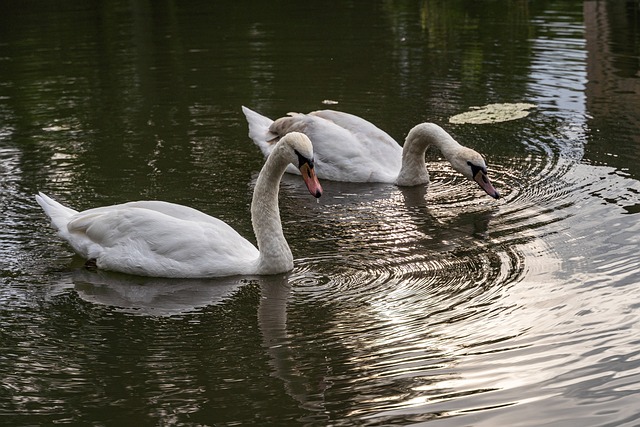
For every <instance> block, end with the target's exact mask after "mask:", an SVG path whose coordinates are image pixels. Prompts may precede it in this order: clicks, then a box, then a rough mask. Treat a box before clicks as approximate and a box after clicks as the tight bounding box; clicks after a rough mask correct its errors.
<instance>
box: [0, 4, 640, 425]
mask: <svg viewBox="0 0 640 427" xmlns="http://www.w3.org/2000/svg"><path fill="white" fill-rule="evenodd" d="M327 101H332V102H331V103H327ZM515 102H527V103H532V104H535V105H536V108H535V109H534V110H533V112H532V114H530V115H529V116H528V117H526V118H522V119H519V120H514V121H508V122H503V123H496V124H485V125H473V124H455V125H454V124H450V123H449V122H448V120H449V117H451V116H453V115H455V114H459V113H462V112H465V111H467V110H469V109H470V108H471V107H474V106H482V105H485V104H490V103H515ZM242 105H246V106H248V107H250V108H252V109H254V110H256V111H258V112H261V113H262V114H265V115H267V116H270V117H272V118H276V117H280V116H282V115H284V114H286V113H287V112H289V111H299V112H307V111H312V110H316V109H323V108H334V109H337V110H340V111H346V112H350V113H353V114H356V115H359V116H362V117H364V118H366V119H367V120H370V121H371V122H373V123H375V124H376V125H377V126H379V127H380V128H382V129H384V130H385V131H387V132H388V133H389V134H390V135H391V136H393V137H394V138H395V139H396V140H398V141H400V142H402V141H403V140H404V137H405V136H406V133H407V132H408V130H409V129H410V128H411V127H413V126H414V125H415V124H417V123H419V122H422V121H433V122H436V123H439V124H440V125H442V126H443V127H445V128H446V129H447V130H448V131H449V132H450V133H451V134H452V135H454V136H455V137H456V139H458V140H459V141H460V142H461V143H463V144H465V145H468V146H471V147H473V148H475V149H476V150H477V151H480V152H481V153H483V154H484V155H485V156H486V159H487V162H488V164H489V171H490V172H489V173H490V176H491V178H492V180H493V182H494V184H495V186H496V187H497V188H498V189H499V190H500V192H501V193H502V194H503V196H504V197H503V198H501V199H500V200H497V201H496V200H493V199H491V198H489V197H488V196H486V195H483V194H482V193H481V191H480V190H479V189H478V188H477V186H475V185H473V184H472V183H469V182H468V181H465V180H464V178H462V177H461V176H459V175H458V174H457V173H456V172H454V171H453V170H452V169H451V167H450V166H449V165H448V163H447V162H445V161H444V160H443V159H442V158H441V157H440V156H439V153H438V152H436V151H435V150H434V151H429V152H428V153H427V160H428V165H429V169H430V173H431V180H432V182H431V184H430V185H429V187H428V188H427V191H426V193H425V192H424V189H420V188H418V189H415V188H414V189H400V188H398V187H395V186H393V185H386V184H346V183H336V182H330V181H324V182H322V184H323V186H324V189H325V194H324V195H323V197H322V198H321V199H320V200H319V203H316V201H315V200H314V199H313V198H312V197H310V196H309V194H308V193H307V191H306V189H305V188H304V185H303V184H302V182H301V180H300V179H299V178H298V177H295V176H285V179H284V180H283V183H282V185H281V193H280V208H281V215H282V222H283V229H284V232H285V235H286V237H287V239H288V241H289V244H290V246H291V249H292V252H293V254H294V258H295V268H294V270H293V271H292V272H290V273H288V274H285V275H279V276H274V277H233V278H228V279H215V280H165V279H148V278H138V277H132V276H126V275H120V274H113V273H107V272H101V271H92V270H87V269H85V268H83V261H82V260H81V259H79V258H77V257H75V256H74V255H73V253H72V252H71V250H70V248H69V247H68V246H67V245H65V244H64V243H63V242H61V241H60V239H59V238H58V237H56V235H55V233H54V232H53V230H52V229H51V228H50V227H49V224H48V221H47V219H46V218H45V216H44V214H43V213H42V211H41V210H40V208H39V206H38V205H37V204H36V202H35V200H34V197H33V196H34V194H36V193H37V192H38V191H43V192H45V193H47V194H49V195H51V196H52V197H54V198H56V199H58V200H60V201H61V202H63V203H65V204H68V205H69V206H71V207H74V208H76V209H86V208H90V207H95V206H101V205H110V204H114V203H121V202H125V201H131V200H143V199H158V200H166V201H171V202H176V203H181V204H185V205H189V206H192V207H195V208H197V209H200V210H202V211H204V212H206V213H208V214H211V215H214V216H216V217H218V218H220V219H223V220H224V221H226V222H228V223H229V224H230V225H232V226H233V227H234V228H236V229H237V230H238V231H239V232H240V233H241V234H242V235H244V236H246V237H247V238H249V240H251V241H253V240H254V237H253V232H252V229H251V220H250V212H249V203H250V201H251V192H252V188H253V184H254V182H255V178H256V176H257V173H258V171H259V170H260V167H261V165H262V163H263V158H262V155H261V153H260V152H259V150H258V149H257V148H256V147H255V146H254V145H253V144H252V142H251V140H250V139H249V138H248V136H247V131H248V129H247V124H246V121H245V118H244V116H243V115H242V112H241V109H240V108H241V106H242ZM0 209H1V211H0V425H7V426H33V425H92V426H125V425H127V426H128V425H131V426H167V425H186V426H223V425H225V426H226V425H337V426H340V425H372V426H374V425H412V424H423V423H424V424H429V425H444V426H470V425H474V426H541V425H554V426H556V425H563V426H580V427H583V426H595V425H602V426H605V425H607V426H613V425H615V426H623V425H627V426H633V425H638V423H640V405H639V403H638V402H640V338H639V337H640V321H639V319H640V316H639V314H638V310H639V309H640V288H639V285H640V8H639V7H638V3H637V2H633V1H622V0H621V1H585V2H581V1H518V0H511V1H475V0H473V1H471V0H469V1H462V0H460V1H448V0H447V1H435V0H433V1H432V0H425V1H418V2H412V1H378V2H358V1H340V2H338V1H328V2H283V1H275V2H266V1H254V2H252V1H246V2H245V1H240V2H238V1H224V0H223V1H215V2H209V1H206V2H205V1H192V2H172V1H159V2H150V1H138V0H132V1H126V2H125V1H112V2H99V1H65V2H51V1H24V2H23V1H8V2H3V4H2V5H0Z"/></svg>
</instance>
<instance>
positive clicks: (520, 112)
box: [449, 103, 536, 124]
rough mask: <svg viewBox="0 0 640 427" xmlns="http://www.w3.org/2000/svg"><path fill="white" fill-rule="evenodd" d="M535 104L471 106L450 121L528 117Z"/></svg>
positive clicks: (473, 122) (491, 121)
mask: <svg viewBox="0 0 640 427" xmlns="http://www.w3.org/2000/svg"><path fill="white" fill-rule="evenodd" d="M535 107H536V106H535V105H534V104H525V103H516V104H489V105H485V106H483V107H471V111H467V112H466V113H461V114H456V115H455V116H452V117H450V118H449V123H471V124H486V123H500V122H507V121H509V120H516V119H521V118H523V117H527V116H528V115H529V113H530V111H529V110H530V109H531V108H535Z"/></svg>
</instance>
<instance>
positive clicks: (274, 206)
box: [251, 150, 293, 274]
mask: <svg viewBox="0 0 640 427" xmlns="http://www.w3.org/2000/svg"><path fill="white" fill-rule="evenodd" d="M279 154H280V153H279V152H278V151H277V150H274V151H273V152H272V153H271V155H270V156H269V157H267V160H266V162H265V164H264V166H263V167H262V170H261V171H260V174H259V175H258V180H257V181H256V186H255V189H254V190H253V200H252V202H251V223H252V224H253V232H254V233H255V235H256V240H257V242H258V250H259V251H260V257H259V259H258V272H259V274H269V273H281V272H283V271H288V270H291V269H292V268H293V255H292V254H291V249H289V245H288V244H287V241H286V239H285V238H284V233H283V232H282V224H281V222H280V209H279V207H278V193H279V190H280V180H281V179H282V175H284V171H285V169H286V168H287V165H288V162H286V161H285V160H284V159H283V158H282V157H281V156H280V155H279Z"/></svg>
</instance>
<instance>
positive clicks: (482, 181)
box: [473, 170, 500, 199]
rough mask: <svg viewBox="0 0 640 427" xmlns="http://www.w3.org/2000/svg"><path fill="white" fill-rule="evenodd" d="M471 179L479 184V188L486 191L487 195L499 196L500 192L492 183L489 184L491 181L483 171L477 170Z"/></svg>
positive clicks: (497, 197) (495, 197) (496, 197)
mask: <svg viewBox="0 0 640 427" xmlns="http://www.w3.org/2000/svg"><path fill="white" fill-rule="evenodd" d="M473 179H474V181H475V182H477V183H478V184H479V185H480V188H482V189H483V190H484V191H486V192H487V194H488V195H490V196H491V197H493V198H494V199H499V198H500V193H498V190H496V189H495V188H494V186H493V184H491V181H489V178H488V177H487V174H486V173H485V172H484V171H482V170H478V172H476V174H475V175H474V176H473Z"/></svg>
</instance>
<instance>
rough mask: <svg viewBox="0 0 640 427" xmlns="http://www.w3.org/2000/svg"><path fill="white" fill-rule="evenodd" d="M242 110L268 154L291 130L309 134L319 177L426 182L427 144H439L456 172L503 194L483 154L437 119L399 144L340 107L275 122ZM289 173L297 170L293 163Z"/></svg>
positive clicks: (496, 195) (251, 133) (253, 136)
mask: <svg viewBox="0 0 640 427" xmlns="http://www.w3.org/2000/svg"><path fill="white" fill-rule="evenodd" d="M242 111H243V113H244V115H245V116H246V118H247V122H248V123H249V137H250V138H251V139H252V140H253V142H254V143H255V144H256V145H257V146H258V147H259V148H260V150H261V151H262V153H263V154H264V156H265V157H268V156H269V155H270V154H271V152H272V150H273V147H274V144H275V143H276V142H277V141H278V139H280V138H282V136H283V135H286V134H287V133H288V132H292V131H297V132H303V133H304V134H306V135H307V136H308V137H309V138H310V139H311V141H313V146H314V149H315V154H316V173H317V174H318V177H319V178H321V179H328V180H331V181H347V182H384V183H390V184H396V185H398V186H415V185H420V184H428V183H429V172H428V171H427V168H426V163H425V152H426V150H427V147H428V146H429V145H435V146H436V147H437V148H438V149H440V152H442V154H443V155H444V157H445V158H446V159H447V160H448V161H449V163H451V166H452V167H453V168H454V169H455V170H456V171H458V172H460V173H461V174H462V175H464V176H465V177H466V178H468V179H469V180H472V181H476V182H477V183H478V184H479V185H480V188H482V189H483V190H484V191H485V192H486V193H487V194H488V195H490V196H491V197H493V198H495V199H498V198H499V197H500V193H499V192H498V191H497V190H496V189H495V188H494V187H493V185H492V184H491V181H489V178H488V177H487V165H486V164H485V161H484V159H483V158H482V156H481V155H480V154H479V153H478V152H476V151H474V150H472V149H470V148H467V147H464V146H462V145H460V144H459V143H458V142H457V141H456V140H455V139H453V138H452V137H451V135H449V134H448V133H447V132H446V131H445V130H444V129H442V128H441V127H440V126H438V125H436V124H434V123H421V124H418V125H416V126H415V127H413V129H411V130H410V131H409V134H408V135H407V138H406V140H405V143H404V147H401V146H400V145H399V144H398V143H397V142H396V141H395V140H394V139H393V138H391V137H390V136H389V135H388V134H387V133H386V132H384V131H383V130H381V129H379V128H378V127H376V126H375V125H374V124H372V123H370V122H368V121H366V120H364V119H362V118H360V117H358V116H354V115H352V114H348V113H343V112H340V111H334V110H321V111H314V112H311V113H309V114H301V113H289V114H288V116H285V117H281V118H279V119H277V120H275V121H273V120H271V119H269V118H268V117H265V116H263V115H261V114H259V113H256V112H255V111H252V110H250V109H249V108H247V107H245V106H243V107H242ZM287 172H291V173H296V171H295V170H293V169H291V168H289V169H287Z"/></svg>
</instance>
